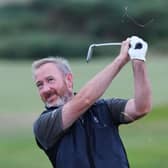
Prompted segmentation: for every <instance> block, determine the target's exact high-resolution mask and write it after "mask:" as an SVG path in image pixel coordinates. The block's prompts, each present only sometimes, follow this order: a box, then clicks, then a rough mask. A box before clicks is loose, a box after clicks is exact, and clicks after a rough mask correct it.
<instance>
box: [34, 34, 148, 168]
mask: <svg viewBox="0 0 168 168" xmlns="http://www.w3.org/2000/svg"><path fill="white" fill-rule="evenodd" d="M147 48H148V47H147V43H146V42H145V41H143V40H142V39H140V38H138V37H136V36H132V37H131V38H128V39H127V40H125V41H123V42H122V46H121V50H120V53H119V55H118V56H117V57H116V58H115V59H114V61H113V62H112V63H110V64H109V65H108V66H107V67H105V68H104V69H103V70H102V71H101V72H99V73H98V74H97V75H96V76H95V77H94V78H92V79H91V80H90V81H89V82H88V83H87V84H86V85H85V86H84V87H83V88H82V89H81V90H80V91H79V92H78V93H77V94H73V76H72V72H71V69H70V67H69V64H68V62H67V61H66V60H64V59H61V58H45V59H41V60H38V61H35V62H34V63H33V65H32V66H33V75H34V79H35V83H36V85H37V88H38V91H39V94H40V96H41V99H42V101H43V102H44V104H45V107H46V110H45V111H44V112H43V113H42V114H41V115H40V116H39V118H38V119H37V120H36V122H35V123H34V134H35V138H36V141H37V144H38V146H39V147H40V148H41V149H43V150H44V152H45V153H46V154H47V156H48V157H49V159H50V161H51V163H52V165H53V167H54V168H128V167H129V163H128V160H127V156H126V152H125V149H124V146H123V144H122V141H121V139H120V136H119V132H118V127H119V125H120V124H125V123H130V122H133V121H134V120H137V119H139V118H141V117H142V116H144V115H145V114H147V113H148V112H149V111H150V110H151V88H150V84H149V80H148V77H147V72H146V65H145V56H146V52H147ZM129 60H131V62H132V67H133V74H134V88H135V92H134V97H133V98H132V99H129V100H126V99H119V98H112V99H106V100H105V99H99V98H100V97H101V96H102V95H103V93H104V92H105V90H106V89H107V88H108V86H109V85H110V84H111V82H112V81H113V79H114V78H115V76H116V75H117V74H118V73H119V71H120V70H121V69H122V68H123V67H124V65H125V64H126V63H127V62H128V61H129Z"/></svg>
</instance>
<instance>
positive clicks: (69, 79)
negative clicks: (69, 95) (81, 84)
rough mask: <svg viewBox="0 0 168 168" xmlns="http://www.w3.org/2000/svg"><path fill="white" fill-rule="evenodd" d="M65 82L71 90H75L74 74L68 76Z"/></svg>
mask: <svg viewBox="0 0 168 168" xmlns="http://www.w3.org/2000/svg"><path fill="white" fill-rule="evenodd" d="M65 81H66V84H67V87H68V88H69V89H73V76H72V73H68V74H66V77H65Z"/></svg>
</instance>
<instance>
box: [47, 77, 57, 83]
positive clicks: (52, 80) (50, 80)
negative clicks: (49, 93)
mask: <svg viewBox="0 0 168 168" xmlns="http://www.w3.org/2000/svg"><path fill="white" fill-rule="evenodd" d="M47 81H48V83H54V82H55V78H54V77H52V76H50V77H48V78H47Z"/></svg>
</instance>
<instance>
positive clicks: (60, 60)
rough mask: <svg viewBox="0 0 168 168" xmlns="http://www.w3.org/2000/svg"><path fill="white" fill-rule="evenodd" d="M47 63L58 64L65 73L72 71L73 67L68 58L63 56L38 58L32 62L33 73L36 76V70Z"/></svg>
mask: <svg viewBox="0 0 168 168" xmlns="http://www.w3.org/2000/svg"><path fill="white" fill-rule="evenodd" d="M46 63H53V64H55V65H56V67H57V68H58V69H59V70H60V71H61V72H62V73H63V74H64V75H66V74H68V73H72V70H71V67H70V65H69V62H68V60H66V59H65V58H62V57H47V58H42V59H39V60H36V61H34V62H33V63H32V73H33V77H34V73H35V71H36V70H37V69H38V68H40V66H42V65H44V64H46Z"/></svg>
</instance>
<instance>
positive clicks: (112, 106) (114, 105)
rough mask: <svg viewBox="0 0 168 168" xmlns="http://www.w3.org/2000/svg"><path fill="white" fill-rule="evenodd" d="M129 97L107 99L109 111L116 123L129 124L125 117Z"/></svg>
mask: <svg viewBox="0 0 168 168" xmlns="http://www.w3.org/2000/svg"><path fill="white" fill-rule="evenodd" d="M127 101H128V100H127V99H119V98H113V99H108V100H107V105H108V108H109V111H110V113H111V115H112V120H113V122H114V123H115V124H117V125H119V124H127V123H128V122H127V121H126V120H125V119H124V110H125V106H126V104H127Z"/></svg>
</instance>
